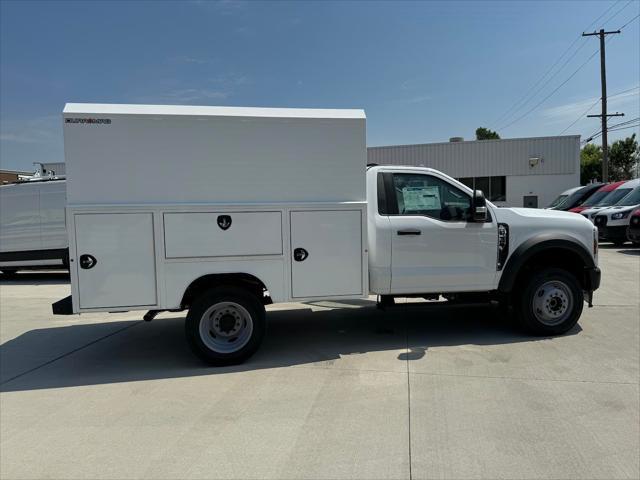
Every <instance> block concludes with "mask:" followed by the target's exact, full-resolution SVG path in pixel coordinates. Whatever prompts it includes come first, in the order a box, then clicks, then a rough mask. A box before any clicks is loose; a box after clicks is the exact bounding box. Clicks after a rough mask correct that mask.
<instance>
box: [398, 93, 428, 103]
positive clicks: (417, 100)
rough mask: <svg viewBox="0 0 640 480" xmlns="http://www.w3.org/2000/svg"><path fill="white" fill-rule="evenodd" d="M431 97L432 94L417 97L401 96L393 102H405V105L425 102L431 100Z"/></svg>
mask: <svg viewBox="0 0 640 480" xmlns="http://www.w3.org/2000/svg"><path fill="white" fill-rule="evenodd" d="M431 98H432V97H431V95H418V96H416V97H410V98H400V99H398V100H393V102H392V103H397V104H403V105H408V104H415V103H424V102H428V101H429V100H431Z"/></svg>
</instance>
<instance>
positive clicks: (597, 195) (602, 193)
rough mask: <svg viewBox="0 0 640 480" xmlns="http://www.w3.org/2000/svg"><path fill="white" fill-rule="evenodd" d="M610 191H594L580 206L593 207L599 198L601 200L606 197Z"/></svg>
mask: <svg viewBox="0 0 640 480" xmlns="http://www.w3.org/2000/svg"><path fill="white" fill-rule="evenodd" d="M610 193H611V190H609V191H604V190H599V191H597V192H596V193H594V194H593V195H591V196H590V197H589V198H587V200H586V202H584V203H583V204H582V205H581V206H583V207H593V206H595V205H596V204H597V203H598V202H599V201H600V200H602V199H603V198H604V197H606V196H607V195H609V194H610Z"/></svg>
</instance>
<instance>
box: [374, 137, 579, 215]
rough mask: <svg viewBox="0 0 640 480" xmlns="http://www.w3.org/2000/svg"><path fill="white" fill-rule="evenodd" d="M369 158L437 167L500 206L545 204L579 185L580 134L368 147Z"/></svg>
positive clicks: (393, 162)
mask: <svg viewBox="0 0 640 480" xmlns="http://www.w3.org/2000/svg"><path fill="white" fill-rule="evenodd" d="M367 161H368V163H376V164H378V165H413V166H420V167H431V168H435V169H437V170H440V171H442V172H445V173H446V174H447V175H450V176H452V177H454V178H456V179H458V180H460V181H461V182H462V183H464V184H465V185H468V186H469V187H471V188H474V187H475V188H477V189H479V190H482V191H483V192H484V193H485V195H486V197H487V198H488V199H490V200H491V201H492V202H494V203H495V204H497V205H500V206H510V207H523V206H525V207H545V206H547V205H548V204H549V203H551V201H552V200H553V199H554V198H555V197H556V196H557V195H558V194H559V193H560V192H562V191H564V190H567V189H569V188H571V187H575V186H578V185H580V136H578V135H568V136H560V137H535V138H511V139H504V140H502V139H501V140H474V141H466V142H465V141H464V140H462V139H461V138H459V137H455V138H452V139H451V141H449V142H444V143H425V144H418V145H390V146H383V147H369V148H368V149H367Z"/></svg>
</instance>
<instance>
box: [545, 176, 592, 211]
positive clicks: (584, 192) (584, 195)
mask: <svg viewBox="0 0 640 480" xmlns="http://www.w3.org/2000/svg"><path fill="white" fill-rule="evenodd" d="M602 185H604V184H603V183H590V184H588V185H585V186H584V187H580V188H578V189H577V190H575V191H574V192H572V193H570V194H569V195H567V197H566V198H565V199H564V200H563V201H562V202H561V203H560V204H558V205H556V206H555V207H551V210H564V211H568V210H571V209H572V208H574V207H577V206H579V205H582V203H583V202H585V201H586V200H587V199H588V198H589V197H590V196H591V195H593V194H594V193H596V192H597V191H598V190H600V187H602Z"/></svg>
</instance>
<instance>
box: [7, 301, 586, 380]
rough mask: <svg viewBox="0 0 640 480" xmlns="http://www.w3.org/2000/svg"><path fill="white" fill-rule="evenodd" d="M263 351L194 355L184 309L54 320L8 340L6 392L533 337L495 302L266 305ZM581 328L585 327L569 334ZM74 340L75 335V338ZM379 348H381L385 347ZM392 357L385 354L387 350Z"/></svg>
mask: <svg viewBox="0 0 640 480" xmlns="http://www.w3.org/2000/svg"><path fill="white" fill-rule="evenodd" d="M267 318H268V332H267V336H266V338H265V340H264V342H263V344H262V346H261V348H260V350H259V351H258V352H257V353H256V354H255V355H254V356H253V357H252V358H251V359H249V361H247V362H246V363H244V364H242V365H237V366H233V367H224V368H212V367H209V366H206V365H204V364H203V363H202V362H200V361H199V360H198V359H197V358H195V357H194V356H193V355H192V353H191V352H190V350H189V349H188V347H187V345H186V342H185V339H184V317H176V316H174V317H171V318H158V319H156V320H154V321H153V322H151V323H145V322H141V321H123V322H104V323H95V324H84V325H74V326H66V327H51V328H44V329H37V330H32V331H29V332H26V333H24V334H22V335H20V336H18V337H17V338H15V339H12V340H9V341H8V342H6V343H4V344H3V345H1V346H0V367H1V368H0V381H1V384H0V391H2V392H15V391H24V390H38V389H48V388H61V387H75V386H87V385H97V384H109V383H120V382H135V381H142V380H157V379H165V378H181V377H192V376H203V375H207V376H210V377H211V379H212V381H215V380H214V379H215V377H216V376H217V375H220V374H225V373H232V372H246V371H252V370H260V369H268V368H279V367H295V366H313V367H318V368H336V369H341V368H346V369H351V370H357V369H359V368H363V369H371V368H372V367H371V365H372V364H371V363H369V362H370V359H367V358H364V359H363V358H358V355H364V354H371V353H375V354H376V355H377V357H376V359H375V366H374V367H373V368H374V369H379V370H385V371H400V372H403V371H405V369H406V365H403V364H400V362H403V363H406V362H407V361H415V360H420V359H423V357H425V355H426V356H427V358H426V359H423V360H422V361H428V352H429V349H430V348H433V347H447V346H452V347H455V346H460V345H499V344H510V343H518V342H535V341H537V340H540V339H542V338H543V337H531V336H527V335H524V334H521V333H519V332H518V331H517V330H515V329H514V328H513V327H512V326H511V325H510V324H509V323H507V322H505V321H503V320H500V319H499V316H498V315H497V313H496V311H495V310H494V309H492V308H490V307H486V308H484V307H475V308H468V307H464V308H461V307H458V308H445V307H439V306H437V307H429V308H424V309H423V308H409V309H405V308H402V307H401V308H398V309H394V310H393V311H390V312H380V311H378V310H376V309H375V307H373V306H364V307H359V308H357V307H356V306H355V305H354V306H353V307H352V308H339V309H331V310H314V311H312V310H311V309H308V308H304V309H296V310H287V311H284V310H277V311H271V312H269V313H268V316H267ZM578 332H580V327H579V326H577V327H576V328H574V329H573V330H572V331H571V332H569V334H568V335H574V334H576V333H578ZM70 339H71V341H70ZM378 353H381V354H382V355H378ZM385 355H386V356H385Z"/></svg>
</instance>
